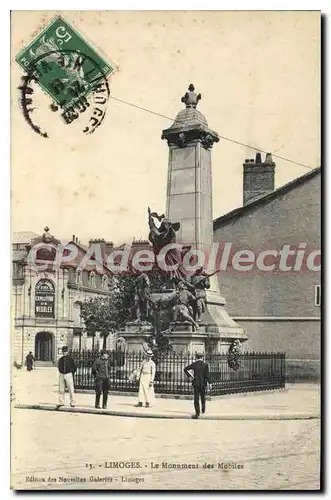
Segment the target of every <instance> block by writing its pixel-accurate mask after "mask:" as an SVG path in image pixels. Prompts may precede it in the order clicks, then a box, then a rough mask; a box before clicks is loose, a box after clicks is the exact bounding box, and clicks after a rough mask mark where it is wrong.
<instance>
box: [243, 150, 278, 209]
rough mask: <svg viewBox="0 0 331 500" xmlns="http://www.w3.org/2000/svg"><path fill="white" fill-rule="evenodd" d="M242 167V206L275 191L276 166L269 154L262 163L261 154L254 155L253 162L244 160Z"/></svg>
mask: <svg viewBox="0 0 331 500" xmlns="http://www.w3.org/2000/svg"><path fill="white" fill-rule="evenodd" d="M243 167H244V175H243V191H244V199H243V205H244V206H245V205H248V204H249V203H251V202H252V201H255V200H257V199H259V198H262V197H263V196H266V195H267V194H269V193H272V192H273V191H274V190H275V167H276V165H275V163H274V162H273V160H272V156H271V153H267V155H266V158H265V161H264V163H262V158H261V153H256V157H255V160H251V159H246V160H245V163H244V165H243Z"/></svg>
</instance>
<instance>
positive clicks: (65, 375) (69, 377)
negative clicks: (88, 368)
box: [57, 346, 76, 408]
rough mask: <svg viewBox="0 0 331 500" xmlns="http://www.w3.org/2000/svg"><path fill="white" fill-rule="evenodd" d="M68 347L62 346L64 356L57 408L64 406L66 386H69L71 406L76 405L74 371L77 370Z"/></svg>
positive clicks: (59, 367)
mask: <svg viewBox="0 0 331 500" xmlns="http://www.w3.org/2000/svg"><path fill="white" fill-rule="evenodd" d="M68 351H69V349H68V347H67V346H63V347H62V354H63V356H62V357H61V358H60V359H59V362H58V370H59V404H58V405H57V408H60V407H61V406H64V400H65V388H66V387H67V389H68V392H69V397H70V406H71V407H74V406H75V389H74V377H73V375H74V373H75V371H76V364H75V361H74V360H73V358H72V357H71V356H70V355H69V354H68Z"/></svg>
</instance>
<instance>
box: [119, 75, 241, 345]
mask: <svg viewBox="0 0 331 500" xmlns="http://www.w3.org/2000/svg"><path fill="white" fill-rule="evenodd" d="M200 99H201V94H197V93H196V92H195V89H194V86H193V85H192V84H191V85H190V86H189V88H188V92H186V94H185V96H184V97H182V99H181V101H182V102H183V103H184V104H185V108H184V109H183V110H181V111H180V112H179V113H178V115H177V117H176V119H175V121H174V123H173V124H172V125H171V127H169V128H167V129H165V130H163V132H162V139H166V140H167V142H168V146H169V163H168V165H169V166H168V182H167V201H166V213H165V215H164V214H162V216H158V214H157V213H155V212H154V213H152V212H151V210H150V209H148V216H149V226H150V230H151V232H150V238H149V239H150V241H151V242H152V243H153V246H154V250H155V251H156V253H157V251H158V250H157V248H158V244H160V242H162V241H164V242H165V243H169V242H174V241H176V243H179V244H181V245H183V247H184V248H187V249H192V250H197V251H202V252H204V254H205V255H208V254H209V253H210V251H211V248H212V245H213V214H212V168H211V150H212V147H213V144H214V143H217V142H218V141H219V137H218V134H217V133H216V132H215V131H213V130H211V129H209V127H208V123H207V120H206V118H205V117H204V116H203V114H202V113H201V112H200V111H198V110H197V105H198V102H199V100H200ZM156 219H158V220H159V221H160V226H159V227H157V226H156V224H155V222H154V221H155V220H156ZM161 246H162V245H161ZM168 259H169V260H170V262H171V263H174V262H179V261H180V260H181V256H180V252H178V250H176V249H174V250H171V252H170V253H169V254H168ZM178 269H179V270H178V271H177V275H175V276H171V277H172V279H174V285H173V288H174V289H173V290H172V289H170V290H169V289H168V290H165V291H164V293H158V294H155V293H154V294H153V293H152V294H151V296H150V299H151V304H152V306H153V302H154V303H156V302H160V301H161V302H162V301H164V302H166V303H168V304H171V309H170V306H169V308H168V309H169V311H170V310H171V311H172V314H173V318H172V319H173V321H172V322H171V324H170V327H169V329H168V330H167V331H165V332H163V334H164V335H163V336H164V337H167V338H168V339H169V342H170V343H171V346H172V348H173V350H174V351H177V352H179V351H181V352H183V351H184V352H189V353H191V354H193V353H194V352H209V353H226V352H228V349H229V346H230V345H231V343H232V342H233V341H234V340H236V339H239V340H240V341H245V340H247V336H246V335H245V333H244V330H243V329H242V328H241V327H240V326H239V325H238V324H237V323H236V322H235V321H234V320H233V319H231V318H230V316H229V315H228V313H227V312H226V309H225V303H226V302H225V299H224V298H223V297H222V296H221V294H220V291H219V286H218V279H217V276H216V274H212V275H210V276H208V274H207V273H206V270H205V269H201V270H200V272H197V273H196V275H195V276H193V277H192V278H191V279H184V280H182V281H181V277H182V276H183V269H182V267H181V265H180V264H179V267H178ZM176 279H177V284H175V283H176V281H175V280H176ZM178 281H179V282H178ZM176 289H177V290H176ZM192 291H193V293H194V294H195V309H196V310H195V312H194V311H193V310H192V309H191V306H190V305H189V297H190V296H191V295H192V293H191V292H192ZM142 330H145V331H146V333H148V332H149V333H150V332H151V331H152V330H153V329H152V328H151V327H150V326H147V325H146V326H145V327H144V328H140V330H139V334H138V331H137V326H136V325H134V324H132V323H130V324H128V327H127V329H126V332H125V333H121V335H122V336H124V337H125V338H126V339H127V341H128V347H129V348H130V347H131V348H133V349H135V348H136V347H137V348H138V347H139V348H140V346H141V340H142V338H143V333H142Z"/></svg>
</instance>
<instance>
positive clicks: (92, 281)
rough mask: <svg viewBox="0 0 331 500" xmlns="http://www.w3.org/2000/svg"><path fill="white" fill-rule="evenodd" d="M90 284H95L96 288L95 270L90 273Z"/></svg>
mask: <svg viewBox="0 0 331 500" xmlns="http://www.w3.org/2000/svg"><path fill="white" fill-rule="evenodd" d="M88 284H89V286H93V287H94V288H95V273H94V272H93V271H92V272H91V273H90V274H89V277H88Z"/></svg>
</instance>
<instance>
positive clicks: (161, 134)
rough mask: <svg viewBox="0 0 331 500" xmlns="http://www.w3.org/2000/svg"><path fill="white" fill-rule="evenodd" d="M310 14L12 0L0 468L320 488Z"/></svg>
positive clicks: (314, 32) (97, 480)
mask: <svg viewBox="0 0 331 500" xmlns="http://www.w3.org/2000/svg"><path fill="white" fill-rule="evenodd" d="M320 85H321V13H320V12H319V11H13V12H12V13H11V188H12V201H11V248H12V253H11V266H12V275H11V424H12V425H11V488H12V489H14V490H70V491H74V490H139V491H143V490H144V491H148V490H156V491H170V490H177V491H184V490H192V491H198V490H199V491H208V490H219V491H222V490H223V491H224V490H228V491H239V490H244V491H248V490H256V491H257V490H274V491H280V490H286V491H292V490H297V491H305V490H312V491H313V490H319V489H320V487H321V482H320V470H321V465H320V448H321V442H320V423H321V421H320V419H321V414H320V374H321V353H320V347H321V330H320V319H321V305H322V297H323V294H322V290H321V234H320V233H321V215H320V200H321V159H320V136H321V132H320V122H321V119H320V113H321V111H320Z"/></svg>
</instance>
